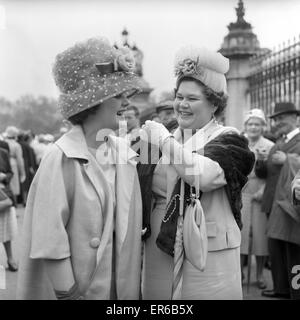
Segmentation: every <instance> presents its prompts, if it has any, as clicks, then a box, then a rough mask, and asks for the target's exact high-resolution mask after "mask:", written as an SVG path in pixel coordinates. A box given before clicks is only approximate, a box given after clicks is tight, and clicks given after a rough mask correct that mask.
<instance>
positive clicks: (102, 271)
mask: <svg viewBox="0 0 300 320" xmlns="http://www.w3.org/2000/svg"><path fill="white" fill-rule="evenodd" d="M109 141H110V143H111V146H112V148H113V150H115V151H116V150H117V149H118V148H119V149H118V151H117V153H118V154H119V155H120V156H121V158H122V157H123V158H122V159H123V160H124V161H123V162H126V164H116V185H115V195H116V205H115V207H114V205H113V203H114V200H113V199H114V195H112V194H111V190H110V189H109V187H108V185H107V184H106V182H105V178H104V177H103V173H101V170H99V167H98V164H97V162H96V159H95V158H94V157H93V156H92V155H91V154H90V153H89V152H88V148H87V145H86V142H85V138H84V135H83V132H82V128H81V127H80V126H75V127H74V128H73V129H72V130H71V131H70V132H68V133H67V134H65V135H64V136H63V137H62V138H60V139H59V140H58V141H57V142H56V143H55V144H54V145H53V146H52V147H51V148H50V150H49V152H48V153H47V154H46V155H45V157H44V158H43V160H42V161H41V164H40V167H39V170H38V172H37V174H36V176H35V178H34V181H33V183H32V186H31V188H30V191H29V196H28V201H27V208H26V212H25V217H24V225H23V235H22V241H21V243H22V247H21V248H20V252H21V254H22V257H21V259H20V260H21V261H20V269H19V277H18V288H17V299H55V295H54V290H53V288H52V286H51V284H50V282H49V280H48V277H47V275H46V273H45V270H44V266H43V260H44V259H54V260H55V259H57V260H59V259H65V258H68V257H70V259H71V262H72V267H73V273H74V276H75V280H76V281H77V283H78V285H79V289H80V291H81V292H82V295H83V297H84V298H85V299H109V298H110V297H111V280H112V272H113V271H112V269H115V274H116V275H115V282H116V292H117V298H118V299H138V298H139V292H140V273H141V270H140V269H141V230H142V214H141V212H142V205H141V196H140V187H139V182H138V177H137V173H136V168H135V166H136V162H135V161H134V160H133V158H134V157H135V156H136V154H135V153H134V152H133V151H132V150H131V149H129V148H128V146H127V144H126V143H123V141H121V139H120V138H117V137H110V140H109ZM120 142H121V144H119V143H120ZM122 148H123V149H122ZM70 164H72V165H71V169H70ZM70 170H72V171H70ZM66 172H68V174H69V176H68V177H66V174H65V173H66ZM70 172H71V174H72V176H70ZM68 178H69V181H66V179H67V180H68ZM70 183H71V184H72V185H73V188H70V187H69V186H70ZM66 185H67V186H68V188H66ZM70 189H73V190H72V192H70ZM114 213H115V216H114ZM113 248H114V249H113ZM114 250H115V255H114V258H113V256H112V255H113V251H114ZM112 260H115V264H114V266H112Z"/></svg>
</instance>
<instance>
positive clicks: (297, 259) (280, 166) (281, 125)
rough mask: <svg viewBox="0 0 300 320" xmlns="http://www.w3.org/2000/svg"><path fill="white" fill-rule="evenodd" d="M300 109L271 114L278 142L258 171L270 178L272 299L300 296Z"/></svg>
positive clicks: (265, 203)
mask: <svg viewBox="0 0 300 320" xmlns="http://www.w3.org/2000/svg"><path fill="white" fill-rule="evenodd" d="M299 113H300V112H299V111H298V110H297V109H296V107H295V105H294V104H293V103H291V102H280V103H277V104H276V105H275V108H274V114H272V115H271V116H270V118H271V119H273V120H274V122H275V131H276V132H275V133H276V136H277V139H278V140H277V142H276V144H275V145H274V146H273V148H272V149H271V151H270V153H269V156H268V157H267V160H266V161H258V163H257V167H256V173H257V175H258V176H261V177H262V178H263V176H265V177H266V187H265V190H264V195H263V198H262V211H263V212H265V213H266V214H267V216H268V226H267V235H268V238H269V240H268V245H269V253H270V260H271V269H272V270H271V271H272V278H273V285H274V289H273V290H264V291H263V292H262V295H263V296H266V297H270V298H291V299H300V291H299V290H295V289H294V288H293V287H292V278H293V276H294V275H293V273H292V270H293V267H294V265H300V223H299V219H298V217H299V215H298V213H297V212H296V209H295V207H293V205H292V199H291V192H290V186H291V182H292V180H293V178H294V176H295V174H296V172H297V171H298V170H299V169H300V130H299V128H298V127H297V117H298V116H299Z"/></svg>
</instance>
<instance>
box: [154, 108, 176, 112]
mask: <svg viewBox="0 0 300 320" xmlns="http://www.w3.org/2000/svg"><path fill="white" fill-rule="evenodd" d="M164 110H172V111H174V107H173V106H169V107H156V112H157V113H159V112H161V111H164Z"/></svg>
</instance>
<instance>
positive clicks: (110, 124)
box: [98, 94, 129, 130]
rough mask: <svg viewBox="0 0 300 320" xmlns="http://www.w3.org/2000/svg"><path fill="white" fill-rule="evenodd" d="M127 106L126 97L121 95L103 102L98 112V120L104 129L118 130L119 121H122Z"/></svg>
mask: <svg viewBox="0 0 300 320" xmlns="http://www.w3.org/2000/svg"><path fill="white" fill-rule="evenodd" d="M128 105H129V102H128V99H127V98H126V95H124V94H121V95H119V96H116V97H114V98H110V99H108V100H106V101H104V102H103V103H102V104H101V106H100V108H99V112H98V119H99V121H101V124H102V127H105V128H106V129H112V130H116V129H118V125H119V121H120V120H123V119H124V112H125V111H126V107H127V106H128Z"/></svg>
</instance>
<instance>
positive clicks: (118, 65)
mask: <svg viewBox="0 0 300 320" xmlns="http://www.w3.org/2000/svg"><path fill="white" fill-rule="evenodd" d="M128 51H129V49H127V48H122V49H121V50H116V49H115V48H113V47H111V46H110V44H109V42H108V40H107V39H105V38H91V39H89V40H87V41H85V42H80V43H77V44H75V45H74V46H73V47H71V48H69V49H67V50H65V51H64V52H62V53H60V54H58V55H57V57H56V60H55V64H54V67H53V75H54V79H55V83H56V85H57V86H58V88H59V89H60V91H61V95H60V97H59V107H60V109H61V112H62V114H63V116H64V117H65V118H69V117H70V116H72V115H75V114H77V113H79V112H81V111H83V110H86V109H88V108H90V107H93V106H95V105H96V104H99V103H102V102H103V101H104V100H106V99H109V98H111V97H114V96H116V95H119V94H121V93H124V92H126V91H131V92H132V91H139V90H140V87H141V80H140V79H139V77H138V76H137V75H135V74H134V73H133V72H132V70H133V67H134V61H133V60H132V56H131V55H130V52H128ZM101 64H105V66H104V67H105V68H101ZM106 64H108V68H107V66H106ZM99 65H100V66H99ZM104 70H106V71H105V72H104Z"/></svg>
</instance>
